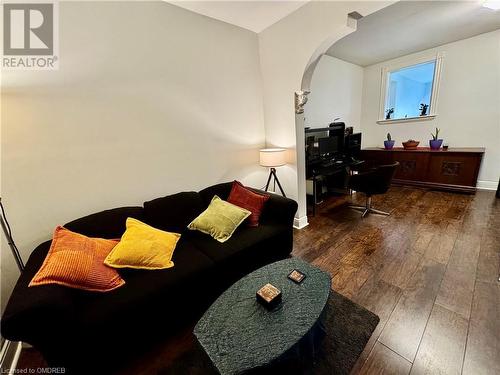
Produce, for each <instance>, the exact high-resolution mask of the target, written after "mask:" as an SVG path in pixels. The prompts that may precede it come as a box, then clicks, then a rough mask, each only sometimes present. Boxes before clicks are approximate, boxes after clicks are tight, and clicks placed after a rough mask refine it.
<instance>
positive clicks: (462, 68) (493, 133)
mask: <svg viewBox="0 0 500 375" xmlns="http://www.w3.org/2000/svg"><path fill="white" fill-rule="evenodd" d="M437 52H444V53H445V57H444V60H443V67H442V75H441V83H440V91H439V97H438V98H439V99H438V100H439V103H438V107H437V113H438V116H437V117H436V119H435V120H432V121H421V122H409V123H399V124H392V125H378V124H377V123H376V121H377V120H378V116H379V101H380V82H381V69H382V67H383V66H385V65H391V64H393V63H397V62H400V61H407V60H408V61H411V60H412V59H413V58H418V57H420V56H426V55H429V54H434V55H435V54H436V53H437ZM362 103H363V104H362V108H363V111H362V116H361V128H362V131H363V147H367V146H368V147H369V146H383V141H384V139H385V137H386V134H387V132H390V133H391V135H392V138H393V139H395V140H396V144H397V145H400V146H401V142H402V141H405V140H407V139H409V138H413V139H416V140H419V141H420V144H421V145H423V146H426V145H428V143H429V139H430V138H431V137H430V132H431V131H433V130H434V128H435V127H438V128H440V129H441V133H440V134H441V136H442V138H443V139H444V141H445V142H447V143H449V146H450V147H485V148H486V153H485V155H484V159H483V163H482V166H481V170H480V173H479V181H478V186H480V187H490V188H495V187H496V186H497V184H498V178H499V176H500V168H499V165H500V147H499V146H498V144H499V142H500V30H497V31H493V32H490V33H486V34H481V35H478V36H476V37H473V38H469V39H464V40H461V41H458V42H454V43H450V44H446V45H443V46H440V47H437V48H433V49H429V50H426V51H422V52H418V53H414V54H411V55H408V56H403V57H401V58H398V59H394V60H390V61H386V62H383V63H380V64H376V65H372V66H369V67H366V68H365V71H364V81H363V102H362Z"/></svg>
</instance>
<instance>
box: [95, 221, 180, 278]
mask: <svg viewBox="0 0 500 375" xmlns="http://www.w3.org/2000/svg"><path fill="white" fill-rule="evenodd" d="M126 226H127V229H126V231H125V233H123V236H122V238H121V240H120V242H119V243H118V245H116V246H115V247H114V249H113V250H112V251H111V252H110V253H109V255H108V256H107V257H106V259H105V260H104V264H106V265H108V266H110V267H114V268H140V269H146V270H158V269H164V268H170V267H173V266H174V262H172V255H173V254H174V250H175V246H176V245H177V241H179V238H181V235H180V234H179V233H170V232H165V231H162V230H159V229H156V228H153V227H151V226H149V225H147V224H144V223H143V222H141V221H139V220H136V219H133V218H131V217H129V218H127V224H126Z"/></svg>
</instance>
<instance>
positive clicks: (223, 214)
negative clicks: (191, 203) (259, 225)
mask: <svg viewBox="0 0 500 375" xmlns="http://www.w3.org/2000/svg"><path fill="white" fill-rule="evenodd" d="M250 214H251V212H250V211H248V210H245V209H244V208H241V207H238V206H235V205H234V204H231V203H229V202H226V201H223V200H222V199H220V198H219V197H218V196H217V195H215V196H214V197H213V198H212V201H211V202H210V205H209V206H208V208H207V209H206V210H205V211H203V212H202V213H201V214H200V215H199V216H198V217H197V218H196V219H194V220H193V221H192V222H191V223H190V224H189V225H188V228H189V229H191V230H199V231H200V232H203V233H206V234H209V235H210V236H212V237H213V238H215V239H216V240H217V241H219V242H225V241H227V240H228V239H229V238H231V236H232V235H233V233H234V231H235V230H236V228H238V226H239V225H240V224H241V223H243V221H244V220H245V219H246V218H247V217H248V216H250Z"/></svg>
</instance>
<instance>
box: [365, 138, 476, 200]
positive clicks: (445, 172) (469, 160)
mask: <svg viewBox="0 0 500 375" xmlns="http://www.w3.org/2000/svg"><path fill="white" fill-rule="evenodd" d="M484 151H485V149H484V148H472V147H464V148H449V149H448V150H443V149H439V150H431V149H430V148H428V147H419V148H416V149H414V150H405V149H403V148H401V147H395V148H393V149H392V150H385V149H383V148H377V147H371V148H366V149H363V150H361V158H362V159H364V160H366V162H367V164H368V165H369V166H371V165H380V164H390V163H393V162H395V161H398V162H399V164H400V166H399V168H398V170H397V171H396V175H395V176H394V179H393V181H392V182H393V183H394V184H400V185H412V186H421V187H428V188H434V189H440V190H449V191H458V192H465V193H474V192H475V191H476V184H477V176H478V174H479V168H480V166H481V160H482V158H483V154H484Z"/></svg>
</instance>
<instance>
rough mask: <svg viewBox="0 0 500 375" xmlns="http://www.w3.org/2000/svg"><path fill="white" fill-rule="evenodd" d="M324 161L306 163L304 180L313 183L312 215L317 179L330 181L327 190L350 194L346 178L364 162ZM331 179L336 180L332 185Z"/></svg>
mask: <svg viewBox="0 0 500 375" xmlns="http://www.w3.org/2000/svg"><path fill="white" fill-rule="evenodd" d="M325 163H327V161H325V160H313V161H309V162H308V163H307V165H306V180H308V181H312V185H313V189H312V190H313V193H312V197H313V205H312V211H313V216H314V215H316V204H317V203H318V192H317V185H318V181H320V180H327V181H328V182H330V184H327V187H328V190H329V191H335V192H338V193H344V194H345V193H348V194H350V190H349V191H348V190H347V180H348V178H349V176H350V175H351V174H352V172H353V170H356V168H357V167H358V166H360V165H362V164H363V163H364V162H363V161H362V160H349V161H347V160H343V161H342V162H340V163H332V164H331V165H325ZM332 180H333V181H335V182H336V183H335V185H334V186H332V184H331V182H332ZM309 195H311V194H309Z"/></svg>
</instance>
